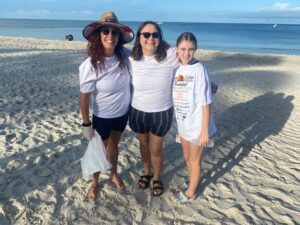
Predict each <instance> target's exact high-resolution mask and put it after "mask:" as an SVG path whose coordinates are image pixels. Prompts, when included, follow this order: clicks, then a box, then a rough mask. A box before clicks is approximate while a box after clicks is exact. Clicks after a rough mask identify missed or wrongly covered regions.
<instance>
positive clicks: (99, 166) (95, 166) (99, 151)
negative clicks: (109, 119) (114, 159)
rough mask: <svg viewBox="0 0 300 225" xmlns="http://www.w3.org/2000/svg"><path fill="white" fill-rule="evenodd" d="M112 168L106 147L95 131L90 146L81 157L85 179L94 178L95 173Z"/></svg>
mask: <svg viewBox="0 0 300 225" xmlns="http://www.w3.org/2000/svg"><path fill="white" fill-rule="evenodd" d="M110 168H111V164H110V162H109V161H108V160H107V158H106V148H105V146H104V144H103V142H102V139H101V137H100V135H99V134H98V133H97V131H94V137H93V138H92V139H91V140H90V141H89V144H88V147H87V149H86V151H85V153H84V156H83V157H82V158H81V170H82V175H83V179H85V180H86V181H88V180H90V179H92V177H93V174H94V173H96V172H98V171H104V170H108V169H110Z"/></svg>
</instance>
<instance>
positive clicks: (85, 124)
mask: <svg viewBox="0 0 300 225" xmlns="http://www.w3.org/2000/svg"><path fill="white" fill-rule="evenodd" d="M91 125H92V122H89V123H82V124H81V126H83V127H89V126H91Z"/></svg>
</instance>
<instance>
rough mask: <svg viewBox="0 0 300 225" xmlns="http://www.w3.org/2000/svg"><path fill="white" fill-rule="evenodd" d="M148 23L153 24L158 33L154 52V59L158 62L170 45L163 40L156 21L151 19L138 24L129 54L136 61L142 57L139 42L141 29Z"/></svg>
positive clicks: (162, 58)
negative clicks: (157, 41)
mask: <svg viewBox="0 0 300 225" xmlns="http://www.w3.org/2000/svg"><path fill="white" fill-rule="evenodd" d="M148 24H151V25H153V26H155V27H156V29H157V31H158V32H159V34H160V35H159V45H158V47H157V49H156V52H155V59H156V60H157V61H158V62H161V61H163V60H164V59H165V58H166V57H167V50H168V49H169V47H170V45H169V44H168V43H167V42H166V41H165V40H163V33H162V30H161V28H160V27H159V26H158V24H157V23H155V22H153V21H145V22H143V23H142V24H140V26H139V28H138V30H137V35H136V39H135V42H134V45H133V49H132V53H131V56H132V58H133V59H134V60H136V61H140V60H141V59H142V57H143V51H142V46H141V44H140V36H141V30H142V29H143V28H144V27H145V26H146V25H148Z"/></svg>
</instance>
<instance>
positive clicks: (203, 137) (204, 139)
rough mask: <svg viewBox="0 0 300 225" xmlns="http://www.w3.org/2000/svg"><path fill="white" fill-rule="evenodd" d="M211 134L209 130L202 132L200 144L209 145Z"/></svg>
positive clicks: (202, 145)
mask: <svg viewBox="0 0 300 225" xmlns="http://www.w3.org/2000/svg"><path fill="white" fill-rule="evenodd" d="M208 141H209V135H208V132H201V134H200V139H199V146H201V147H206V146H207V145H208Z"/></svg>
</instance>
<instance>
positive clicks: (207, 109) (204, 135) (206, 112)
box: [199, 104, 211, 147]
mask: <svg viewBox="0 0 300 225" xmlns="http://www.w3.org/2000/svg"><path fill="white" fill-rule="evenodd" d="M210 113H211V105H210V104H209V105H205V106H202V128H201V133H200V140H199V145H200V146H204V147H205V146H206V145H207V144H208V141H209V134H208V129H209V121H210Z"/></svg>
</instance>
